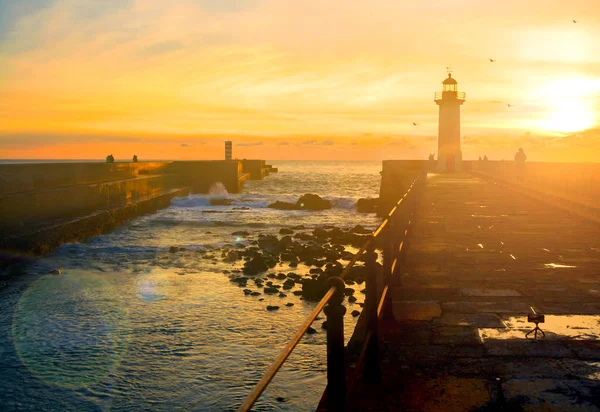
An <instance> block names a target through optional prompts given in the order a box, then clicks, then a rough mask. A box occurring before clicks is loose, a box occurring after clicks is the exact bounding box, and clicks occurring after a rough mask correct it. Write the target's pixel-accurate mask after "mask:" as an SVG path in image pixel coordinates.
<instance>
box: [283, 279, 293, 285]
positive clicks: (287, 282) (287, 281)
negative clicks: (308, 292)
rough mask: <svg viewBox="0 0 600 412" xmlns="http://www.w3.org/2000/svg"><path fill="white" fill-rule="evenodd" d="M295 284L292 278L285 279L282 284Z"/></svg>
mask: <svg viewBox="0 0 600 412" xmlns="http://www.w3.org/2000/svg"><path fill="white" fill-rule="evenodd" d="M295 284H296V282H294V281H293V280H292V279H286V281H285V282H283V286H294V285H295Z"/></svg>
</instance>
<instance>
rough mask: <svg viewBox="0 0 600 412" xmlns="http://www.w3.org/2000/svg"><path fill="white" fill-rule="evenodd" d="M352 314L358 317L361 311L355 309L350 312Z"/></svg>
mask: <svg viewBox="0 0 600 412" xmlns="http://www.w3.org/2000/svg"><path fill="white" fill-rule="evenodd" d="M350 314H351V315H352V316H353V317H357V316H358V315H360V311H358V310H353V311H352V312H350Z"/></svg>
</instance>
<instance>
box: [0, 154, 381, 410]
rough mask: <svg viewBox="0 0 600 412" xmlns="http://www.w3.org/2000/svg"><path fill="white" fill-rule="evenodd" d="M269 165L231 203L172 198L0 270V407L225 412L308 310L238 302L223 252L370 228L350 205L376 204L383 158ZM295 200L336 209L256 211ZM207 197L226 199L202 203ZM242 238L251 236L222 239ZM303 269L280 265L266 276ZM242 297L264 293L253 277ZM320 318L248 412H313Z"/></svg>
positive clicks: (214, 193)
mask: <svg viewBox="0 0 600 412" xmlns="http://www.w3.org/2000/svg"><path fill="white" fill-rule="evenodd" d="M269 163H270V164H272V165H273V166H275V167H277V168H278V169H279V172H278V173H274V174H271V175H270V176H268V177H266V178H265V179H263V180H260V181H247V182H246V184H245V186H244V190H243V193H241V194H235V195H234V194H228V193H227V192H226V191H225V189H224V188H223V186H222V185H219V184H216V185H215V186H213V188H212V189H211V193H210V194H208V195H190V196H187V197H183V198H176V199H173V201H172V203H171V205H170V207H168V208H166V209H163V210H160V211H158V212H157V213H154V214H151V215H146V216H142V217H139V218H136V219H134V220H131V221H129V222H128V223H126V224H124V225H122V226H121V227H119V228H117V229H115V230H113V231H111V232H109V233H105V234H103V235H101V236H97V237H94V238H91V239H88V240H86V241H84V242H81V243H73V244H66V245H63V246H62V247H60V248H59V249H58V250H56V251H55V252H53V253H52V254H50V255H48V256H45V257H43V258H35V257H32V256H27V255H21V256H14V255H10V258H11V259H12V260H13V261H15V262H16V263H14V264H11V265H9V266H5V267H3V268H2V273H1V274H0V410H2V411H231V410H236V409H237V407H239V405H240V404H241V403H242V401H243V399H244V398H245V397H246V396H247V395H248V393H249V392H250V391H251V390H252V388H253V387H254V385H255V384H256V383H257V382H258V381H259V380H260V378H261V377H262V375H263V373H264V372H265V371H266V370H267V369H268V367H269V365H270V364H271V362H272V361H273V360H274V359H275V357H276V356H277V354H278V353H279V352H280V351H281V349H282V348H283V347H284V346H285V345H286V344H287V343H288V342H289V339H290V338H291V336H292V335H293V334H294V333H295V332H296V330H297V329H298V328H299V327H300V325H301V324H302V323H303V321H304V319H305V318H306V317H307V315H308V314H309V313H310V312H311V311H312V310H313V309H314V305H315V303H312V302H308V301H305V300H302V299H300V297H299V296H296V295H294V294H293V291H294V290H299V289H300V287H299V286H296V287H294V289H292V290H290V291H288V292H286V295H287V296H286V297H279V296H278V295H265V294H261V295H260V296H247V295H245V294H244V292H243V289H244V288H243V287H239V286H238V285H237V284H235V283H233V282H231V279H230V276H231V275H232V271H234V270H235V269H236V268H239V267H240V266H241V264H240V262H238V263H236V264H233V265H232V264H231V263H226V262H223V259H222V258H221V250H222V249H223V248H233V247H235V245H239V244H240V243H242V244H244V245H251V243H252V241H255V240H256V239H257V237H258V235H260V234H265V235H267V234H268V235H278V236H281V235H279V231H280V230H281V229H282V228H288V229H289V228H292V227H297V226H299V225H303V226H304V227H305V229H303V230H301V231H302V232H307V233H310V232H311V231H312V230H313V229H314V228H317V227H322V226H325V225H331V226H337V227H340V228H351V227H354V226H356V225H358V224H360V225H362V226H364V227H366V228H369V229H375V228H376V227H377V226H378V224H379V223H380V219H378V218H377V217H376V216H375V215H373V214H358V213H357V212H356V208H355V206H356V201H357V200H358V199H359V198H361V197H377V196H378V193H379V185H380V174H379V171H380V170H381V163H380V162H334V161H331V162H324V161H319V162H312V161H298V162H291V161H285V162H284V161H272V162H269ZM305 193H316V194H318V195H320V196H322V197H323V198H325V199H328V200H331V201H332V203H333V208H332V209H330V210H324V211H318V212H311V211H280V210H274V209H269V208H267V205H268V204H270V203H272V202H274V201H276V200H281V201H288V202H295V201H296V200H297V199H298V197H299V196H300V195H302V194H305ZM214 197H218V198H224V197H226V198H229V199H231V200H232V203H231V205H229V206H211V205H210V200H211V198H214ZM65 201H68V199H65ZM240 231H246V232H248V235H247V236H240V235H233V233H235V232H240ZM296 232H298V230H297V231H296ZM173 248H177V251H176V252H174V253H173ZM347 250H350V251H355V250H352V249H351V248H348V249H347ZM202 251H204V252H202ZM200 252H202V253H200ZM8 255H9V253H8V252H4V257H5V258H6V257H7V256H8ZM342 263H344V262H342ZM309 269H310V268H309V267H306V266H303V265H299V266H298V267H293V268H292V267H289V266H288V265H287V264H283V263H282V264H279V266H277V267H275V268H274V269H273V270H271V271H269V272H267V273H290V272H294V273H297V274H301V275H304V274H307V273H308V271H309ZM267 273H265V274H263V275H260V276H262V277H264V275H266V274H267ZM353 287H355V288H356V293H355V295H356V297H357V298H358V301H357V302H355V303H348V302H346V303H345V305H347V306H348V310H347V314H346V316H345V332H346V341H347V340H348V339H349V337H350V336H351V334H352V332H353V330H354V327H355V325H356V320H357V317H355V316H352V315H351V314H350V313H351V312H352V311H354V310H358V311H360V310H362V308H361V307H360V303H361V302H364V294H362V293H361V289H362V288H363V287H364V284H363V285H362V287H361V286H359V285H354V286H353ZM247 288H248V289H251V290H253V291H258V292H261V289H260V288H258V287H256V285H254V283H253V282H248V285H247ZM289 303H291V304H293V305H289V306H288V305H287V304H289ZM267 305H277V306H279V307H280V309H279V310H276V311H267V310H266V307H267ZM324 320H325V316H324V315H323V314H321V315H320V318H319V319H318V320H317V321H315V323H314V324H313V327H314V329H315V330H316V331H317V333H315V334H312V335H307V336H305V337H304V338H303V339H302V340H301V342H300V343H299V345H298V346H297V348H296V349H295V351H294V352H293V353H292V355H291V356H290V358H289V359H288V361H287V362H286V363H285V365H284V366H283V368H282V369H281V370H280V372H279V373H278V374H277V375H276V377H275V378H274V380H273V381H272V383H271V384H270V385H269V387H268V388H267V390H266V391H265V392H264V393H263V395H262V396H261V397H260V399H259V401H258V402H257V404H256V406H255V408H254V410H257V411H311V410H314V409H315V408H316V406H317V405H318V402H319V400H320V397H321V395H322V393H323V390H324V389H325V386H326V346H325V330H324V329H322V328H321V324H322V322H323V321H324Z"/></svg>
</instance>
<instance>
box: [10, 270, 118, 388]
mask: <svg viewBox="0 0 600 412" xmlns="http://www.w3.org/2000/svg"><path fill="white" fill-rule="evenodd" d="M124 307H125V306H124V305H123V304H122V303H121V302H120V299H119V294H118V293H117V291H116V290H115V288H114V287H113V286H112V285H111V284H110V283H108V282H107V281H106V280H105V279H104V278H102V277H100V276H97V275H92V274H89V273H85V272H75V273H73V272H71V273H68V274H62V275H52V276H45V277H42V278H40V279H39V280H38V281H36V282H34V283H33V284H32V285H31V286H30V287H29V288H28V289H27V290H26V291H25V292H24V293H23V295H22V296H21V298H20V299H19V301H18V303H17V305H16V307H15V311H14V314H13V322H12V338H13V345H14V347H15V350H16V353H17V354H18V356H19V358H20V359H21V361H22V362H23V365H25V367H27V369H28V370H29V371H30V372H31V373H32V374H33V375H34V376H35V377H36V378H38V379H40V380H41V381H43V382H44V383H46V384H48V385H54V386H58V387H63V388H69V389H78V388H85V387H90V386H92V385H95V384H97V383H99V382H102V381H103V380H105V379H106V377H107V376H108V375H109V374H111V373H112V372H114V371H115V370H116V368H117V367H118V365H119V363H120V361H121V359H122V357H123V355H124V354H125V353H126V351H127V347H128V341H127V338H126V337H127V336H129V334H128V333H125V331H126V330H127V329H128V328H129V326H128V316H127V312H126V310H124Z"/></svg>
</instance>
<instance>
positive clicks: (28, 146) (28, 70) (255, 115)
mask: <svg viewBox="0 0 600 412" xmlns="http://www.w3.org/2000/svg"><path fill="white" fill-rule="evenodd" d="M0 10H2V13H3V14H0V59H1V60H0V61H2V64H1V65H0V158H104V156H105V155H106V154H107V153H113V154H114V155H115V157H116V158H117V159H125V158H130V157H131V156H132V155H133V153H136V154H137V155H138V156H139V157H140V159H194V158H198V159H207V158H221V157H222V155H223V141H224V140H226V139H231V140H233V141H234V156H236V157H240V158H241V157H247V158H251V157H260V158H267V159H373V160H380V159H386V158H423V157H426V156H427V155H428V154H429V153H432V152H435V151H436V150H437V144H436V139H437V106H436V105H435V103H434V102H433V93H434V92H435V91H438V90H440V88H441V84H440V82H441V81H442V80H443V79H444V77H445V76H446V71H445V68H446V67H447V66H451V67H452V69H453V70H454V77H455V78H456V79H457V80H458V81H459V88H460V89H461V90H462V91H465V92H466V93H467V101H466V103H465V104H464V106H463V107H462V135H463V153H464V157H465V158H473V157H475V158H476V157H477V156H479V155H483V154H487V155H488V156H489V157H490V158H491V159H494V158H498V159H499V158H512V155H513V154H514V152H515V150H516V148H517V147H520V146H522V147H525V149H526V151H527V152H528V157H529V158H530V159H532V160H562V161H597V160H598V157H599V155H600V40H599V39H600V3H599V2H598V0H571V1H569V2H564V1H562V0H527V1H523V0H503V1H494V2H491V1H490V2H488V1H482V0H437V1H423V2H418V1H412V2H401V1H398V0H371V1H358V0H344V1H342V0H328V1H327V2H323V1H320V0H319V1H317V0H302V1H287V0H218V1H217V0H170V1H168V2H164V1H162V0H161V1H159V0H105V1H91V0H89V1H84V0H19V1H18V2H15V1H12V0H0ZM573 19H576V20H578V21H579V22H578V23H573V22H572V20H573ZM489 58H494V59H496V62H494V63H492V62H490V61H489V60H488V59H489ZM509 103H510V104H511V105H512V107H508V104H509ZM413 122H416V123H418V126H413V124H412V123H413Z"/></svg>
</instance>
